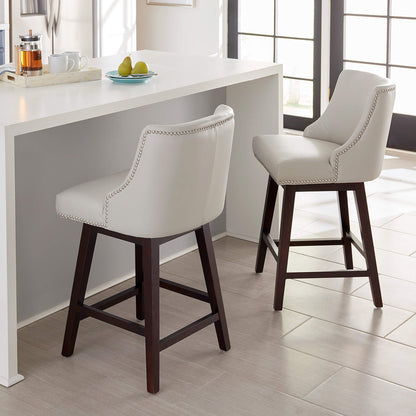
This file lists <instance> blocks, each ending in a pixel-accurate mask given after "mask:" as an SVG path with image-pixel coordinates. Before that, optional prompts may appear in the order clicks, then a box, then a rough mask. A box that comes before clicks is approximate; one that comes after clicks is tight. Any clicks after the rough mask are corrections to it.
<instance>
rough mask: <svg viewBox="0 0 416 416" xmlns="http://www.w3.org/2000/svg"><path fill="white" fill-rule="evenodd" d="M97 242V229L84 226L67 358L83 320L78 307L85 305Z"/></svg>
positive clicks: (67, 334) (65, 347) (68, 324)
mask: <svg viewBox="0 0 416 416" xmlns="http://www.w3.org/2000/svg"><path fill="white" fill-rule="evenodd" d="M96 241H97V229H96V228H95V227H93V226H91V225H88V224H84V225H83V227H82V233H81V241H80V243H79V250H78V259H77V265H76V267H75V276H74V283H73V286H72V294H71V301H70V304H69V310H68V318H67V321H66V328H65V336H64V343H63V347H62V355H63V356H65V357H69V356H71V355H72V354H73V352H74V347H75V341H76V338H77V334H78V327H79V321H80V319H81V314H80V312H79V309H78V306H82V305H83V304H84V299H85V292H86V290H87V284H88V276H89V274H90V269H91V262H92V256H93V253H94V248H95V242H96Z"/></svg>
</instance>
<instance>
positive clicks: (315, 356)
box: [283, 340, 416, 394]
mask: <svg viewBox="0 0 416 416" xmlns="http://www.w3.org/2000/svg"><path fill="white" fill-rule="evenodd" d="M389 341H390V340H389ZM283 346H284V347H286V348H289V349H291V350H293V351H296V352H299V353H301V354H305V355H308V356H309V357H313V358H317V359H318V360H322V361H326V362H328V363H331V364H335V365H338V366H340V367H342V368H346V369H348V370H353V371H357V372H359V373H362V374H365V375H366V376H369V377H374V378H377V379H378V380H382V381H385V382H387V383H390V384H394V385H395V386H399V387H402V388H404V389H407V390H412V391H415V392H416V388H413V387H409V386H406V385H404V384H399V383H396V382H395V381H391V380H388V379H386V378H382V377H379V376H375V375H374V374H371V373H369V372H367V371H364V370H362V369H358V368H354V367H350V366H348V365H343V364H340V363H339V362H337V361H333V360H328V359H327V358H322V357H320V356H319V355H314V354H312V353H310V352H305V351H303V350H299V349H297V348H293V347H289V346H288V345H285V344H283ZM337 371H340V369H339V370H337ZM331 377H332V376H331ZM329 378H330V377H329ZM308 394H309V393H308Z"/></svg>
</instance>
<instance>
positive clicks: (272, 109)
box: [226, 73, 283, 241]
mask: <svg viewBox="0 0 416 416" xmlns="http://www.w3.org/2000/svg"><path fill="white" fill-rule="evenodd" d="M282 103H283V98H282V74H281V73H279V74H277V75H273V76H269V77H266V78H261V79H258V80H254V81H249V82H245V83H241V84H236V85H232V86H229V87H227V104H228V105H230V106H231V107H232V108H234V111H235V121H236V125H235V135H234V142H233V150H232V155H231V166H230V174H229V178H228V189H227V202H226V219H227V234H228V235H231V236H234V237H237V238H242V239H245V240H249V241H258V238H259V234H260V225H261V220H262V216H263V206H264V198H265V195H266V187H267V178H268V175H267V172H266V170H265V169H264V168H263V166H261V165H260V163H259V162H258V161H257V159H256V158H255V157H254V154H253V150H252V140H253V137H254V136H257V135H259V134H281V132H282V130H283V112H282ZM278 205H279V204H276V214H275V216H274V221H273V228H272V233H273V234H274V235H276V236H277V231H278V218H279V216H278Z"/></svg>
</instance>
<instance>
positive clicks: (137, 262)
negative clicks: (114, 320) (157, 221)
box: [134, 244, 144, 320]
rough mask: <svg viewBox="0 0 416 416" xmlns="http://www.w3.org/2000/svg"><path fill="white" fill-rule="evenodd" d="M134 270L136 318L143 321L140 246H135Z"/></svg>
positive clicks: (141, 256) (141, 255) (141, 253)
mask: <svg viewBox="0 0 416 416" xmlns="http://www.w3.org/2000/svg"><path fill="white" fill-rule="evenodd" d="M134 246H135V252H134V258H135V270H136V288H137V289H138V291H139V293H138V294H137V295H136V318H137V319H139V320H142V319H144V297H143V250H142V246H141V245H140V244H135V245H134Z"/></svg>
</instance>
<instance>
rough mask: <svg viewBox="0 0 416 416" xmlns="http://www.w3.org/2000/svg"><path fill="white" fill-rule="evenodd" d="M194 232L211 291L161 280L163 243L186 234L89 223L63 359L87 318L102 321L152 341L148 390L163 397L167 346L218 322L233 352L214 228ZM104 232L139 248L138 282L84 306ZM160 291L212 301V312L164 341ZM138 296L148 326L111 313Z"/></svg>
mask: <svg viewBox="0 0 416 416" xmlns="http://www.w3.org/2000/svg"><path fill="white" fill-rule="evenodd" d="M193 231H195V234H196V239H197V242H198V248H199V254H200V257H201V263H202V268H203V271H204V277H205V282H206V286H207V292H204V291H201V290H197V289H194V288H191V287H188V286H185V285H182V284H179V283H175V282H172V281H170V280H166V279H161V278H160V275H159V246H160V244H163V243H165V242H167V241H170V240H172V239H174V238H177V237H179V236H180V235H183V234H180V235H175V236H170V237H163V238H152V239H150V238H138V237H132V236H128V235H124V234H119V233H115V232H112V231H109V230H106V229H104V228H99V227H94V226H91V225H88V224H84V225H83V229H82V235H81V242H80V247H79V252H78V260H77V265H76V270H75V277H74V283H73V287H72V295H71V302H70V306H69V312H68V318H67V323H66V330H65V338H64V343H63V348H62V355H64V356H65V357H69V356H71V355H72V354H73V352H74V347H75V341H76V337H77V333H78V327H79V323H80V321H81V320H83V319H85V318H87V317H92V318H96V319H99V320H101V321H103V322H107V323H109V324H111V325H115V326H118V327H120V328H123V329H125V330H127V331H131V332H134V333H136V334H139V335H143V336H144V337H145V340H146V372H147V390H148V391H149V392H150V393H157V392H158V391H159V355H160V351H162V350H164V349H165V348H167V347H169V346H171V345H173V344H175V343H176V342H178V341H181V340H182V339H184V338H186V337H188V336H189V335H192V334H194V333H195V332H197V331H199V330H200V329H203V328H205V327H206V326H208V325H210V324H212V323H213V324H214V325H215V330H216V333H217V338H218V344H219V347H220V348H221V349H222V350H224V351H228V350H229V349H230V339H229V335H228V329H227V323H226V319H225V312H224V305H223V301H222V295H221V289H220V282H219V278H218V271H217V266H216V262H215V256H214V250H213V246H212V238H211V232H210V229H209V225H208V224H206V225H204V226H202V227H201V228H198V229H196V230H193ZM99 233H100V234H105V235H108V236H111V237H115V238H118V239H121V240H125V241H129V242H132V243H134V244H135V259H136V282H135V283H136V284H135V286H134V287H132V288H130V289H127V290H124V291H123V292H121V293H118V294H116V295H113V296H110V297H109V298H107V299H104V300H102V301H100V302H97V303H95V304H93V305H90V306H89V305H85V304H84V299H85V292H86V289H87V284H88V277H89V274H90V269H91V262H92V257H93V253H94V247H95V242H96V239H97V234H99ZM184 234H186V233H184ZM159 287H162V288H165V289H168V290H172V291H174V292H177V293H180V294H182V295H185V296H189V297H191V298H195V299H198V300H201V301H203V302H207V303H209V304H210V305H211V313H210V314H208V315H206V316H204V317H202V318H200V319H198V320H197V321H195V322H193V323H191V324H189V325H187V326H185V327H184V328H182V329H180V330H178V331H176V332H174V333H173V334H171V335H168V336H167V337H165V338H163V339H160V334H159ZM132 296H135V297H136V317H137V319H138V320H142V319H144V320H145V324H144V325H142V324H140V323H138V322H134V321H129V320H127V319H124V318H120V317H118V316H115V315H113V314H111V313H108V312H105V309H107V308H109V307H111V306H114V305H116V304H117V303H120V302H122V301H124V300H126V299H128V298H130V297H132Z"/></svg>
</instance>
